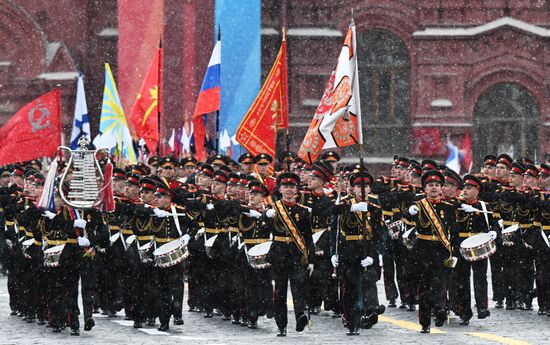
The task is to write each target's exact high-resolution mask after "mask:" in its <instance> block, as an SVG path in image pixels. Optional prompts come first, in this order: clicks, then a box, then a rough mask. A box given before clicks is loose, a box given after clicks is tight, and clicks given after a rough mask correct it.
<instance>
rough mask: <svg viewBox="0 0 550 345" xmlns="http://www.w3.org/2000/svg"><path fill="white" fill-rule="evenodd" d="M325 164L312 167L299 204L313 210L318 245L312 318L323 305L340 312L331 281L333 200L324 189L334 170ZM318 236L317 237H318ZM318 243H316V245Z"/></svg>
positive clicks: (312, 296)
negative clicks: (306, 189)
mask: <svg viewBox="0 0 550 345" xmlns="http://www.w3.org/2000/svg"><path fill="white" fill-rule="evenodd" d="M327 164H329V163H324V162H322V161H320V162H318V163H316V164H314V165H313V169H312V172H311V176H310V179H309V183H308V193H302V194H301V200H300V204H302V205H304V206H306V207H307V208H309V209H311V231H312V234H313V235H314V238H315V237H316V238H317V241H316V243H315V246H314V247H315V261H314V264H315V270H314V271H313V273H312V275H311V277H310V279H309V284H308V285H309V289H310V291H309V293H310V301H309V307H310V309H311V310H312V314H314V315H315V314H318V313H319V312H320V310H321V304H322V303H323V302H324V305H325V310H327V311H328V310H332V311H334V312H338V291H337V289H338V286H337V282H336V281H335V280H334V279H333V278H332V265H331V263H330V230H329V227H330V225H331V222H332V217H331V212H330V209H331V208H332V200H331V199H330V198H329V197H328V196H326V195H325V192H324V186H325V185H326V184H327V183H329V182H330V181H331V179H332V166H327ZM315 234H317V235H315ZM314 242H315V241H314Z"/></svg>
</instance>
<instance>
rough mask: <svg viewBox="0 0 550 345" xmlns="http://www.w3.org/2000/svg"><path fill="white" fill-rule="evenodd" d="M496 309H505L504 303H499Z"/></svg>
mask: <svg viewBox="0 0 550 345" xmlns="http://www.w3.org/2000/svg"><path fill="white" fill-rule="evenodd" d="M495 308H497V309H502V308H504V303H502V301H497V303H496V304H495Z"/></svg>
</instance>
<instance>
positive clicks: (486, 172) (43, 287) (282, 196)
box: [0, 151, 550, 336]
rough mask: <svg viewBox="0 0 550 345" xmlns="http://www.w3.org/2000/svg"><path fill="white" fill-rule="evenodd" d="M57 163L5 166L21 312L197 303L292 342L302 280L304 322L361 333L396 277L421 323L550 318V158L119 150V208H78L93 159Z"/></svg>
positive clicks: (174, 320) (12, 291) (6, 241)
mask: <svg viewBox="0 0 550 345" xmlns="http://www.w3.org/2000/svg"><path fill="white" fill-rule="evenodd" d="M55 160H56V161H55V164H54V162H52V163H51V164H50V165H49V167H46V166H42V161H39V160H32V161H29V162H24V163H20V164H12V165H9V166H4V167H2V168H1V177H0V230H1V236H0V242H1V245H0V248H1V264H2V269H3V271H4V273H6V274H7V276H8V292H9V307H10V309H11V314H12V315H14V316H19V317H20V318H21V320H22V321H25V322H27V323H29V324H34V323H37V324H39V325H44V326H45V327H48V329H51V331H52V332H63V331H64V329H66V328H67V329H69V330H70V334H71V335H76V336H77V335H79V332H80V328H81V327H80V321H83V325H84V327H83V329H84V331H90V330H92V328H93V327H94V325H95V322H94V314H96V313H103V314H105V315H107V316H108V317H111V318H112V317H116V316H117V315H123V316H124V318H125V319H127V320H132V321H133V326H134V327H135V328H142V327H155V328H158V330H159V331H169V330H170V327H171V326H172V325H176V326H177V325H180V326H181V325H183V324H184V320H183V308H188V309H189V311H190V312H194V313H202V314H203V315H204V318H205V319H210V318H218V317H221V318H222V319H223V320H227V321H228V322H232V323H233V324H235V325H236V326H242V327H243V328H245V327H247V328H249V329H256V328H258V319H259V318H260V317H265V318H267V319H272V318H273V319H274V321H275V323H276V325H277V328H278V333H277V336H286V335H287V325H288V315H289V313H288V310H289V307H288V304H287V297H288V292H289V289H290V291H291V295H292V301H293V306H292V308H291V309H292V310H293V312H294V318H295V325H296V329H295V330H296V332H302V331H304V329H305V328H306V327H308V325H309V324H310V321H311V318H312V317H313V316H314V315H317V314H319V313H320V312H321V310H322V309H324V310H325V311H327V312H331V313H332V315H333V317H334V318H335V319H341V320H342V322H343V325H344V327H345V328H346V332H347V334H348V335H350V336H353V335H358V334H359V331H360V330H361V329H370V328H372V327H373V326H374V325H376V323H377V322H378V317H379V315H381V314H383V313H384V311H385V307H386V306H385V305H384V303H383V302H381V301H379V300H378V291H377V282H378V281H379V280H383V286H384V289H385V295H386V298H387V307H389V308H400V309H403V310H407V311H410V312H413V311H416V310H417V309H418V316H419V317H418V318H419V323H420V325H421V332H422V333H430V327H431V325H432V319H433V320H434V324H435V326H436V327H441V326H443V325H444V323H445V322H446V321H447V320H448V319H449V317H450V315H451V313H454V314H455V315H456V316H457V317H458V318H460V324H461V325H465V326H466V325H468V323H469V322H470V320H471V318H472V317H473V316H474V311H473V309H475V310H476V313H475V314H476V315H477V318H478V319H485V318H487V317H489V316H490V314H491V312H490V309H492V308H496V309H500V308H506V309H508V310H514V309H516V310H532V309H533V299H535V298H536V299H537V301H538V306H539V310H538V313H539V314H540V315H548V316H550V243H549V239H548V236H549V235H550V198H549V195H550V166H549V165H548V164H546V163H541V164H537V162H532V161H530V160H528V159H523V160H513V159H512V158H511V157H510V156H509V155H507V154H501V155H499V156H495V155H491V154H489V155H486V156H485V157H484V161H483V164H482V168H481V169H480V170H481V171H479V172H476V173H471V174H466V175H464V176H461V175H459V174H458V173H457V172H455V171H453V170H451V169H449V168H447V167H445V166H441V165H438V164H437V162H435V161H433V160H430V159H425V160H421V161H420V160H415V159H410V158H407V157H403V156H399V155H396V156H395V157H394V161H393V164H392V165H391V170H390V171H389V173H388V174H387V175H385V176H380V177H377V178H376V177H374V176H373V175H372V174H371V173H370V172H369V170H368V167H367V166H364V165H360V164H352V165H345V164H341V162H339V161H340V156H339V154H338V153H337V152H335V151H326V152H324V153H323V154H322V155H321V156H320V157H319V159H318V160H316V161H315V163H314V164H308V163H306V162H304V161H302V160H300V159H299V158H298V157H297V156H296V155H295V154H293V153H292V152H285V153H284V154H281V155H280V157H276V160H277V161H276V162H274V160H275V158H274V157H271V156H270V155H268V154H265V153H262V154H258V155H256V156H252V155H251V154H249V153H245V154H243V155H241V156H240V157H239V158H238V161H234V160H232V159H231V158H230V157H227V156H223V155H219V154H216V155H212V156H211V157H209V158H208V159H207V160H206V161H205V162H197V161H196V160H195V159H194V158H193V157H187V158H182V159H179V160H178V159H177V158H175V157H174V156H166V157H159V156H151V157H149V158H148V159H147V160H146V161H145V162H143V163H138V164H135V165H127V166H124V165H123V164H122V163H121V162H118V164H116V166H115V167H113V166H112V165H111V163H110V161H109V157H106V156H103V157H100V158H99V159H98V161H97V162H98V169H100V170H101V171H102V174H103V176H104V178H105V181H110V184H109V186H108V187H109V188H108V189H107V190H109V189H112V196H113V199H114V204H113V205H112V207H104V206H105V205H95V206H94V207H88V208H85V209H81V210H79V209H78V208H77V207H76V208H75V207H73V206H71V203H70V202H67V200H68V199H69V197H70V196H74V195H79V194H78V193H84V192H83V191H78V190H77V186H78V185H77V184H76V183H74V180H71V179H77V178H76V177H74V176H73V173H74V175H75V176H76V175H77V170H78V169H79V167H78V166H76V165H74V166H73V165H71V163H70V161H69V162H67V160H64V159H62V156H57V158H55ZM273 167H274V168H275V169H273ZM52 169H53V172H52ZM273 171H274V172H273ZM98 185H99V186H94V188H96V187H97V188H99V189H100V192H101V193H104V192H105V188H103V187H102V185H101V184H98ZM50 187H51V188H52V190H53V191H54V192H53V195H52V197H51V202H49V203H46V204H47V205H48V206H47V207H43V205H44V204H43V203H40V202H39V200H41V199H43V191H44V190H45V189H47V188H50ZM92 189H93V188H92ZM101 193H100V194H101ZM81 195H84V194H81ZM489 269H490V274H491V279H490V280H489V279H488V270H489ZM471 276H472V277H473V292H474V293H473V296H474V299H475V306H474V307H473V306H472V302H471V301H472V296H471V290H472V289H471V281H470V280H471V278H470V277H471ZM488 284H492V291H493V295H492V296H489V295H488ZM79 287H80V288H79ZM185 290H187V291H185ZM79 295H80V297H81V305H82V309H83V310H82V316H83V317H82V316H81V310H80V307H79ZM184 296H187V300H186V301H184ZM489 297H491V298H492V302H493V303H490V302H489ZM398 301H400V304H399V303H398ZM204 322H208V321H207V320H205V321H204Z"/></svg>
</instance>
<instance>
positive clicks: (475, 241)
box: [460, 234, 493, 248]
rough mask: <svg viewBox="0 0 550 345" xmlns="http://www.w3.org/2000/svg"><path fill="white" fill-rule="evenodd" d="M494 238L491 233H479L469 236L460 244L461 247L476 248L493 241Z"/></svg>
mask: <svg viewBox="0 0 550 345" xmlns="http://www.w3.org/2000/svg"><path fill="white" fill-rule="evenodd" d="M492 240H493V238H492V237H491V235H489V234H477V235H474V236H472V237H468V238H467V239H465V240H464V241H462V243H461V244H460V247H461V248H476V247H479V246H481V245H483V244H485V243H487V242H490V241H492Z"/></svg>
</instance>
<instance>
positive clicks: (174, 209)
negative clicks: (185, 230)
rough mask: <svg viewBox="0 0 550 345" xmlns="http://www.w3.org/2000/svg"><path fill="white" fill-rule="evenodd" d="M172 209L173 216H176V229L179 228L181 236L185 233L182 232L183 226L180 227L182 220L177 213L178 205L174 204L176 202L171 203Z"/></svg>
mask: <svg viewBox="0 0 550 345" xmlns="http://www.w3.org/2000/svg"><path fill="white" fill-rule="evenodd" d="M170 209H171V210H172V217H174V223H175V224H176V229H177V230H178V234H179V235H180V237H181V236H183V234H182V233H181V228H180V220H179V218H178V215H177V213H176V206H174V204H172V205H170Z"/></svg>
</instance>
